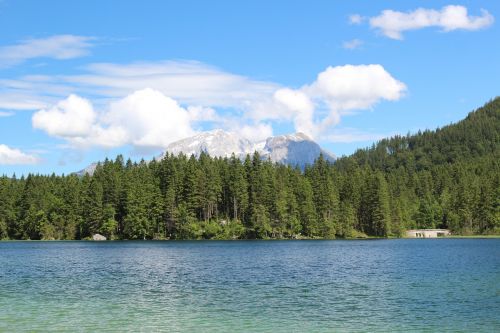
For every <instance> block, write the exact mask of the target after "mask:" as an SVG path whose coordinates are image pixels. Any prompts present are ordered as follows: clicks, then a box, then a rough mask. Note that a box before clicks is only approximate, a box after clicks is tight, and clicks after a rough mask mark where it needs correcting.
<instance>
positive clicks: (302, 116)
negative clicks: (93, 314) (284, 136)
mask: <svg viewBox="0 0 500 333" xmlns="http://www.w3.org/2000/svg"><path fill="white" fill-rule="evenodd" d="M85 70H88V71H90V72H89V73H88V74H85V75H77V76H54V77H49V76H25V77H22V78H21V79H18V80H1V79H0V88H1V87H2V85H7V86H8V87H9V89H12V90H13V91H14V90H15V91H16V92H17V93H19V94H23V95H25V96H29V95H30V93H32V94H33V95H34V97H33V98H31V99H26V100H33V101H37V100H40V101H42V102H41V103H42V104H45V105H44V106H42V107H40V108H39V110H40V109H42V110H40V111H38V112H36V113H35V114H34V115H33V118H32V123H33V126H34V127H35V128H38V129H41V130H43V131H45V132H46V133H48V134H49V135H52V136H55V137H58V138H62V139H64V140H66V141H67V143H68V145H69V146H70V147H73V148H74V147H79V148H85V147H91V146H100V147H108V148H111V147H119V146H123V145H132V146H133V147H134V148H136V150H140V151H145V150H149V149H160V148H164V147H165V146H167V145H168V144H169V143H170V142H173V141H175V140H178V139H182V138H184V137H186V136H189V135H191V134H194V133H195V132H196V130H197V129H200V130H202V129H206V128H215V127H217V128H224V129H227V130H230V131H231V130H235V129H237V130H238V131H241V132H242V134H243V136H245V137H247V138H249V139H251V140H252V141H256V140H259V139H262V138H266V137H268V136H270V135H271V134H272V131H273V128H272V126H273V125H276V124H278V123H285V124H286V123H292V124H293V125H294V127H295V131H300V132H304V133H305V134H307V135H309V136H311V137H313V138H314V137H316V138H321V137H322V136H324V135H327V134H328V133H330V132H331V130H332V128H333V126H335V125H337V124H338V123H339V122H340V120H341V117H342V116H344V115H346V114H347V113H349V112H351V113H352V110H363V109H370V108H372V107H373V106H374V105H375V104H376V103H378V102H380V101H383V100H388V101H395V100H398V99H400V98H401V97H402V96H403V94H404V91H405V89H406V87H405V85H404V84H403V83H402V82H400V81H398V80H396V79H395V78H394V77H392V76H391V74H389V73H388V72H387V71H386V70H385V69H384V68H383V67H382V66H381V65H359V66H354V65H345V66H337V67H328V68H327V69H326V70H325V71H323V72H322V73H320V74H319V75H318V77H317V80H315V81H314V82H312V83H310V84H306V85H304V86H302V87H300V88H298V89H292V88H287V87H283V86H280V85H278V84H276V83H272V82H266V81H258V80H252V79H250V78H247V77H244V76H239V75H235V74H231V73H227V72H224V71H221V70H219V69H215V68H213V67H210V66H207V65H204V64H201V63H198V62H186V61H178V62H169V61H164V62H151V63H135V64H130V65H113V64H94V65H91V66H90V67H89V68H87V69H85ZM44 85H47V88H48V89H50V91H51V93H50V94H48V95H47V96H45V95H36V94H37V93H39V92H43V91H44ZM145 87H150V88H148V89H144V88H145ZM68 91H74V92H76V93H83V94H86V95H92V96H94V98H93V99H92V103H90V101H88V100H85V99H83V98H81V97H78V96H76V95H74V96H73V97H69V98H67V97H65V96H68V94H66V95H65V96H61V97H59V98H58V99H57V100H55V101H54V98H56V97H57V96H59V95H62V94H64V93H67V92H68ZM44 98H45V99H44ZM58 101H59V102H58ZM77 101H79V102H78V103H77ZM82 101H83V102H82ZM0 105H2V96H1V95H0ZM96 110H98V111H96ZM198 126H200V127H198Z"/></svg>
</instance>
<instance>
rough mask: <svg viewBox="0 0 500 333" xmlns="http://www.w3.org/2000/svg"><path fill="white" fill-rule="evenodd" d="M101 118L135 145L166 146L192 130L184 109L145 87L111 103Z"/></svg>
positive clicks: (159, 93)
mask: <svg viewBox="0 0 500 333" xmlns="http://www.w3.org/2000/svg"><path fill="white" fill-rule="evenodd" d="M103 120H104V122H105V123H107V124H109V125H110V126H111V127H115V128H122V129H123V130H124V131H126V132H127V133H128V136H129V138H128V139H129V142H130V143H131V144H132V145H134V146H137V147H145V148H148V147H152V148H154V147H158V148H160V147H166V146H168V144H169V143H171V142H172V141H176V140H180V139H183V138H185V137H188V136H190V135H192V134H194V131H193V130H192V128H191V123H190V121H191V120H190V118H189V113H188V111H187V110H186V109H184V108H182V107H181V106H179V104H178V103H177V102H176V101H175V100H173V99H172V98H170V97H167V96H165V95H164V94H162V93H161V92H159V91H156V90H153V89H149V88H147V89H143V90H139V91H136V92H134V93H132V94H131V95H129V96H127V97H125V98H124V99H122V100H120V101H117V102H114V103H111V107H110V110H109V112H108V113H107V114H105V116H104V117H103Z"/></svg>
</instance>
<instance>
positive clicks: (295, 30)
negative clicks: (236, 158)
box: [0, 0, 500, 175]
mask: <svg viewBox="0 0 500 333" xmlns="http://www.w3.org/2000/svg"><path fill="white" fill-rule="evenodd" d="M499 17H500V3H499V2H498V1H458V2H448V1H426V2H417V1H404V2H402V1H398V2H394V1H370V2H368V1H359V2H354V1H349V2H347V1H247V2H242V1H178V2H176V3H174V2H173V1H171V2H167V1H141V2H139V1H79V2H77V1H22V0H16V1H13V0H0V31H1V32H0V174H8V175H11V174H12V173H14V172H15V173H16V174H18V175H19V174H27V173H29V172H35V173H52V172H55V173H57V174H61V173H69V172H73V171H77V170H80V169H82V168H83V167H85V166H86V165H88V164H90V163H91V162H93V161H97V160H103V159H104V158H105V157H111V158H114V157H115V156H116V154H119V153H121V154H123V155H125V156H126V157H131V158H132V159H140V158H141V157H144V158H146V159H148V158H151V157H153V156H157V155H158V154H159V153H160V152H161V151H162V150H163V149H164V147H165V146H166V145H168V143H170V142H172V141H175V140H177V139H180V138H182V137H185V136H188V135H191V134H194V133H196V132H199V131H203V130H209V129H214V128H224V129H227V130H233V131H236V132H238V133H240V134H241V135H243V136H245V137H247V138H249V139H251V140H260V139H262V138H264V137H266V136H268V135H271V134H272V135H276V134H284V133H290V132H295V131H302V132H305V133H307V134H308V135H310V136H311V137H313V138H314V139H315V140H316V141H318V142H319V143H320V144H321V145H322V146H323V147H325V148H327V149H329V150H330V151H332V152H334V153H335V154H337V155H344V154H350V153H352V152H354V151H355V149H357V148H362V147H366V146H369V145H371V144H372V143H373V142H375V141H377V140H378V139H380V138H382V137H386V136H391V135H394V134H406V133H408V132H416V131H417V130H419V129H434V128H436V127H439V126H443V125H447V124H449V123H451V122H455V121H458V120H460V119H462V118H463V117H465V116H466V114H467V113H468V112H470V111H472V110H473V109H475V108H477V107H479V106H481V105H482V104H484V103H485V102H487V101H488V100H489V99H491V98H493V97H495V96H498V95H499V89H498V88H499V87H500V84H499V83H498V77H500V63H499V60H498V59H500V43H499V40H500V38H499V37H500V33H499V28H498V22H497V21H498V18H499Z"/></svg>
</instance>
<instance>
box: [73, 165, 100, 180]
mask: <svg viewBox="0 0 500 333" xmlns="http://www.w3.org/2000/svg"><path fill="white" fill-rule="evenodd" d="M96 168H97V163H92V164H90V165H88V166H87V167H85V168H84V169H82V170H80V171H77V172H74V174H75V175H77V176H78V177H83V176H85V175H86V174H88V175H89V176H92V175H93V174H94V171H95V169H96Z"/></svg>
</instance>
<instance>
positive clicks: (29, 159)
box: [0, 144, 40, 165]
mask: <svg viewBox="0 0 500 333" xmlns="http://www.w3.org/2000/svg"><path fill="white" fill-rule="evenodd" d="M39 162H40V159H39V158H38V157H37V156H35V155H30V154H27V153H24V152H22V151H21V150H19V149H14V148H10V147H9V146H6V145H4V144H0V165H18V164H37V163H39Z"/></svg>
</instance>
